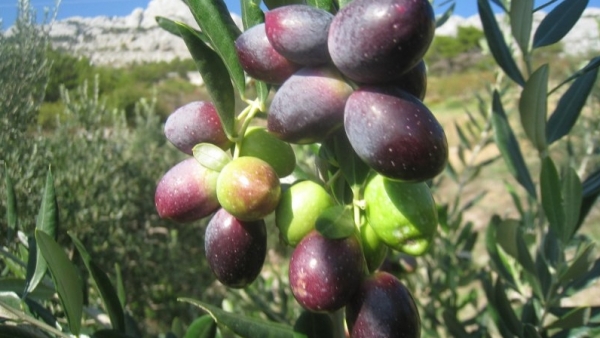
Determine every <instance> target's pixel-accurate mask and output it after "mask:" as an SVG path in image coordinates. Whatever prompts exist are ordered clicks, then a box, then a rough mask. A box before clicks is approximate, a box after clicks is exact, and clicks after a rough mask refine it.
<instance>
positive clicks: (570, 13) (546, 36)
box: [533, 0, 589, 48]
mask: <svg viewBox="0 0 600 338" xmlns="http://www.w3.org/2000/svg"><path fill="white" fill-rule="evenodd" d="M588 2H589V1H588V0H570V1H563V2H561V3H560V4H558V5H557V6H556V7H555V8H554V9H553V10H552V11H550V13H548V15H546V16H545V17H544V19H543V20H542V22H540V24H539V26H538V28H537V29H536V31H535V34H534V35H533V48H539V47H544V46H548V45H551V44H553V43H556V42H558V41H560V40H561V39H562V38H563V37H564V36H565V35H567V33H569V31H570V30H571V28H573V26H575V24H576V23H577V21H578V20H579V18H580V17H581V14H583V11H584V10H585V8H586V7H587V5H588Z"/></svg>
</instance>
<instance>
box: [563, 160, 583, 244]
mask: <svg viewBox="0 0 600 338" xmlns="http://www.w3.org/2000/svg"><path fill="white" fill-rule="evenodd" d="M582 196H583V188H582V185H581V181H580V180H579V175H577V172H575V169H573V168H571V167H567V169H566V170H565V174H564V175H563V178H562V198H563V209H564V214H565V226H564V228H565V231H564V235H565V238H564V240H565V242H567V241H568V240H570V239H571V238H572V237H573V235H574V234H575V229H576V228H577V224H578V223H579V213H580V212H581V203H582V199H583V197H582Z"/></svg>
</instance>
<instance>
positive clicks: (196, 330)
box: [183, 315, 217, 338]
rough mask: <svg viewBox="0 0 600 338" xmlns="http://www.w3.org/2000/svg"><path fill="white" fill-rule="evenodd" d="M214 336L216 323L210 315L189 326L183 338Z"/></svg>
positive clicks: (207, 337) (213, 337)
mask: <svg viewBox="0 0 600 338" xmlns="http://www.w3.org/2000/svg"><path fill="white" fill-rule="evenodd" d="M216 334H217V323H215V321H214V320H213V319H212V317H211V316H210V315H204V316H201V317H199V318H196V320H194V321H193V322H192V324H190V327H189V328H188V330H187V331H186V333H185V335H184V336H183V338H215V337H216Z"/></svg>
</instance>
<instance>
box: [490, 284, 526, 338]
mask: <svg viewBox="0 0 600 338" xmlns="http://www.w3.org/2000/svg"><path fill="white" fill-rule="evenodd" d="M494 296H495V299H496V308H497V310H498V314H499V315H500V317H501V318H502V320H503V321H504V323H505V324H506V326H507V328H508V329H509V330H510V331H511V332H512V333H513V334H514V335H515V336H517V337H520V336H521V335H522V332H523V323H521V321H520V320H519V318H518V317H517V315H516V314H515V311H514V310H513V308H512V307H511V305H510V301H509V300H508V297H507V296H506V289H505V288H504V285H503V283H502V280H501V279H500V278H498V279H497V280H496V285H495V287H494Z"/></svg>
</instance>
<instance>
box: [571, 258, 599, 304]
mask: <svg viewBox="0 0 600 338" xmlns="http://www.w3.org/2000/svg"><path fill="white" fill-rule="evenodd" d="M598 278H600V259H597V260H596V261H595V262H594V265H593V266H592V268H591V269H590V270H589V271H588V272H587V273H586V274H584V275H583V276H581V277H579V278H577V279H576V280H573V281H571V282H570V283H569V285H568V286H567V287H565V295H567V296H571V295H573V294H575V293H577V292H579V291H581V290H583V289H586V288H588V287H589V285H590V284H592V283H593V282H595V281H596V280H597V279H598Z"/></svg>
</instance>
